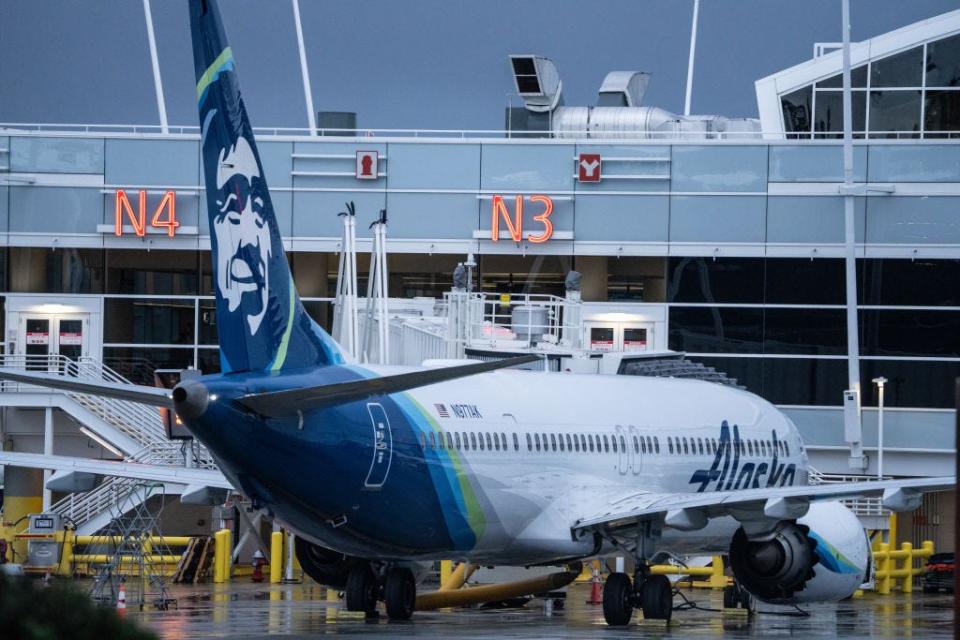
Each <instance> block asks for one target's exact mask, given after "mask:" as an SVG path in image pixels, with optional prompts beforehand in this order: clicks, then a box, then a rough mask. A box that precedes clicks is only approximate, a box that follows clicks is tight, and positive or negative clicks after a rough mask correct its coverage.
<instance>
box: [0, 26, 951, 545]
mask: <svg viewBox="0 0 960 640" xmlns="http://www.w3.org/2000/svg"><path fill="white" fill-rule="evenodd" d="M821 49H822V50H821V51H819V52H818V53H820V55H818V56H817V57H815V58H813V59H811V60H808V61H806V62H804V63H802V64H799V65H797V66H795V67H792V68H790V69H786V70H784V71H781V72H779V73H776V74H773V75H771V76H769V77H766V78H763V79H760V80H758V81H757V82H756V93H757V105H758V112H759V118H758V119H756V120H752V119H727V118H723V117H720V116H686V117H684V116H676V115H673V114H670V113H668V112H666V111H664V110H662V109H658V108H656V107H652V106H647V105H644V104H643V103H642V99H643V92H644V89H645V87H646V83H647V82H649V80H650V78H649V77H647V76H646V75H645V74H642V73H633V72H614V73H611V74H610V75H608V76H607V81H605V82H604V84H603V86H602V87H601V90H600V92H599V97H598V102H597V105H596V106H592V107H576V106H565V105H563V101H562V96H561V95H560V90H559V87H560V83H559V74H560V71H561V70H557V69H556V68H555V67H554V66H553V65H552V63H550V61H549V60H547V59H545V58H541V57H538V56H533V55H531V56H512V57H511V65H512V66H511V69H512V71H513V73H514V82H515V83H516V86H515V87H514V88H515V89H516V90H517V92H518V93H519V94H520V95H521V96H522V97H523V98H524V105H523V106H520V107H516V106H515V107H514V108H511V109H509V110H508V111H507V114H506V124H507V127H506V129H507V131H505V132H504V134H503V135H500V136H493V135H490V136H486V137H475V136H473V135H471V134H467V133H465V134H464V135H450V134H448V133H431V132H429V131H424V132H418V133H417V135H416V136H409V137H396V136H390V135H380V134H379V133H378V132H377V131H376V130H371V131H367V130H364V131H353V132H346V134H345V132H343V131H328V130H321V131H314V132H309V131H303V132H300V133H297V134H289V133H285V134H283V135H280V134H277V133H276V132H271V131H267V130H263V131H257V136H258V142H259V146H260V151H261V155H262V160H263V163H264V170H265V173H266V175H267V178H268V180H269V182H270V186H271V191H272V195H273V198H274V206H275V209H276V213H277V215H278V218H279V220H280V224H281V232H282V234H283V235H284V237H285V238H286V240H287V243H288V251H290V256H291V260H292V269H293V273H294V277H295V279H296V284H297V287H298V289H299V291H300V293H301V295H302V296H303V297H304V298H305V301H306V304H307V307H308V309H309V310H310V312H311V313H312V314H314V315H315V317H316V318H317V319H319V320H320V321H321V322H323V323H324V324H326V325H327V326H328V327H329V326H330V324H331V322H332V318H333V313H332V308H331V307H332V300H333V297H334V295H335V292H336V285H337V269H338V254H339V251H340V250H341V248H342V247H341V228H342V223H341V218H340V217H338V213H340V212H342V211H343V210H344V208H345V203H346V202H348V201H352V202H354V203H355V205H356V211H357V233H358V243H359V249H360V251H361V254H363V252H364V251H366V252H369V251H370V246H371V232H370V231H369V230H368V229H367V225H368V223H371V222H373V221H374V220H375V219H376V218H377V217H378V215H379V213H380V211H381V210H384V209H385V210H386V211H387V216H388V225H389V226H388V239H387V246H388V251H389V260H390V279H389V295H390V297H392V298H414V297H429V298H442V296H443V294H444V292H446V291H449V290H450V287H451V283H452V279H453V273H454V270H455V268H456V267H457V265H458V264H459V263H462V262H464V261H465V260H466V259H467V256H468V255H470V254H472V256H474V258H475V261H476V268H475V269H474V270H473V278H474V281H473V287H474V288H475V290H479V291H483V292H490V293H498V294H500V293H503V294H514V295H516V294H523V293H536V294H552V295H557V296H563V295H564V281H565V278H566V275H567V273H568V272H569V271H571V270H576V271H578V272H580V273H581V274H582V275H583V283H582V297H583V300H584V302H585V305H584V309H585V312H584V313H585V315H584V323H583V331H584V335H583V340H584V341H585V343H589V344H591V345H593V346H595V347H596V348H598V349H600V348H619V349H628V350H630V349H633V350H643V349H649V350H653V351H663V350H668V349H669V350H673V351H679V352H684V353H685V354H686V357H687V358H689V359H690V360H694V361H697V362H702V363H704V364H706V365H709V366H712V367H714V368H716V369H717V370H719V371H722V372H724V373H726V374H727V375H728V376H730V377H731V378H734V379H736V381H737V383H738V384H740V385H743V386H745V387H746V388H748V389H749V390H751V391H753V392H755V393H757V394H759V395H761V396H763V397H764V398H767V399H768V400H770V401H771V402H773V403H774V404H776V405H778V406H779V407H780V408H781V409H782V410H783V411H784V412H785V413H786V414H787V415H788V416H789V417H790V418H791V419H792V420H793V421H794V422H795V423H796V424H797V426H798V427H799V429H800V431H801V432H802V434H803V436H804V438H805V440H806V443H807V445H808V449H809V452H810V456H811V462H812V464H813V465H814V466H815V467H816V468H817V469H819V470H820V471H822V472H826V473H837V474H843V473H849V470H848V467H847V457H848V448H847V444H846V443H845V441H844V428H843V407H842V405H843V391H844V389H846V388H847V384H848V382H847V357H848V346H847V331H846V305H845V295H846V294H845V292H846V286H845V265H844V258H843V257H844V199H843V196H841V195H840V186H841V184H842V182H843V179H844V176H843V164H842V145H841V141H840V140H839V138H840V137H841V132H842V128H843V122H842V119H843V115H842V108H841V104H842V92H841V77H840V73H841V54H840V51H838V50H833V51H829V50H828V49H829V47H823V48H821ZM851 53H852V67H853V69H852V82H853V84H852V87H853V122H852V127H853V130H854V132H855V138H856V140H855V147H854V163H855V165H854V166H855V176H854V180H855V182H856V183H857V184H858V185H860V186H862V187H863V189H862V190H861V191H860V194H861V195H858V196H857V197H856V242H855V247H856V255H857V260H856V264H857V266H856V282H857V290H858V312H859V342H860V354H861V355H860V358H859V366H860V377H861V380H862V381H863V384H862V405H863V413H862V415H863V424H864V444H865V448H866V453H867V455H868V456H869V457H870V467H869V468H868V469H866V470H865V473H868V474H875V473H876V472H877V469H876V458H877V456H876V455H875V454H876V447H877V436H878V429H877V422H878V411H877V402H878V397H877V388H876V386H875V385H874V384H872V383H871V380H873V379H874V378H878V377H881V376H882V377H885V378H886V379H887V380H888V382H887V383H886V387H885V410H886V414H885V434H884V438H885V440H884V447H885V456H886V458H885V467H884V473H885V474H886V475H894V476H911V475H948V474H952V473H953V471H952V469H953V464H954V457H955V449H956V443H955V440H954V422H953V421H954V413H953V407H954V395H953V394H954V391H953V390H954V380H955V378H957V377H958V376H960V143H958V142H957V141H956V140H955V138H957V137H960V11H954V12H951V13H948V14H944V15H941V16H937V17H935V18H932V19H929V20H926V21H923V22H919V23H916V24H912V25H909V26H906V27H904V28H901V29H899V30H897V31H894V32H891V33H888V34H884V35H881V36H878V37H875V38H872V39H870V40H867V41H864V42H859V43H855V44H854V45H852V48H851ZM504 89H505V90H506V89H510V87H504ZM252 116H253V120H254V122H256V114H252ZM145 131H146V132H145ZM318 134H319V135H318ZM202 185H203V178H202V175H201V161H200V148H199V136H198V134H197V131H196V128H185V129H183V130H179V129H177V130H176V131H175V132H172V133H159V132H156V131H155V128H150V127H147V128H145V129H142V130H141V129H138V130H132V129H129V128H128V129H124V128H122V127H67V126H61V125H0V291H2V292H3V293H2V294H0V295H2V304H3V312H2V314H0V322H2V335H3V356H2V358H3V361H4V363H5V364H9V365H13V366H31V367H48V366H51V365H50V364H49V363H56V364H55V366H56V367H58V368H60V369H61V370H68V369H69V368H70V367H71V366H73V365H71V364H69V362H71V361H72V362H76V361H79V362H83V363H86V365H84V366H89V367H101V366H102V369H98V370H101V371H103V372H105V375H111V376H112V375H114V372H115V374H116V375H118V376H123V377H124V378H127V379H129V380H132V381H134V382H138V383H144V384H153V383H154V379H155V372H156V370H158V369H161V370H162V369H183V368H189V367H194V368H198V369H200V370H201V371H203V372H204V373H211V372H215V371H217V370H218V366H219V356H218V351H217V348H216V331H217V327H216V324H215V321H214V302H213V286H214V283H213V282H212V278H211V265H210V252H209V246H210V239H209V234H210V230H209V228H208V223H207V220H206V215H205V212H204V211H203V202H204V193H203V186H202ZM360 264H361V267H360V271H361V290H363V289H364V287H363V280H364V273H365V270H366V266H365V265H366V264H368V261H367V260H366V259H365V256H364V255H361V257H360ZM38 358H39V360H38ZM43 358H47V360H46V363H44V361H43ZM38 363H39V364H38ZM67 395H68V394H61V393H59V392H44V393H34V394H29V393H21V394H0V400H2V401H3V404H4V407H3V409H2V413H0V417H2V436H3V447H4V450H6V451H18V452H27V453H30V452H32V453H40V452H46V453H51V452H52V453H56V454H63V455H72V456H83V457H102V458H118V457H123V458H129V457H131V456H137V455H141V456H142V455H143V453H142V452H143V451H144V450H145V449H149V447H150V446H152V444H151V443H152V440H150V439H149V438H146V439H144V437H140V436H136V435H135V434H136V433H137V428H136V424H126V423H125V422H124V421H133V422H134V423H135V422H136V420H138V419H141V418H142V416H138V415H134V414H130V415H127V414H120V413H116V412H111V409H110V408H109V407H99V408H98V407H90V406H87V405H86V404H85V402H86V401H83V400H82V399H77V398H70V397H66V396H67ZM630 401H632V399H629V398H625V399H624V402H630ZM638 412H642V407H638ZM45 428H46V431H47V437H46V438H45V437H44V431H45ZM151 437H152V436H151ZM38 473H39V472H34V471H32V470H25V469H21V468H14V467H8V468H7V469H6V474H5V478H6V487H5V489H6V505H7V513H8V514H9V513H10V512H11V510H12V509H13V508H14V504H17V506H16V509H18V510H22V511H23V512H24V513H26V512H30V511H39V510H40V509H41V508H47V507H48V506H49V504H41V503H40V500H41V497H40V496H41V495H42V487H41V478H40V476H39V475H38ZM949 497H950V496H949V494H945V495H944V496H941V497H940V498H939V499H938V498H936V497H935V498H931V500H939V502H938V503H937V504H930V505H928V507H927V509H928V511H929V513H928V511H921V512H919V513H920V515H919V516H918V517H917V518H915V520H914V525H915V526H916V527H917V528H925V529H924V530H923V532H922V533H921V534H918V538H919V537H925V538H929V539H933V540H936V541H937V543H938V546H947V542H946V541H947V540H948V539H949V536H951V535H952V530H950V529H949V525H948V524H947V523H948V522H950V521H951V520H952V518H951V517H949V516H948V515H947V514H948V512H949V510H950V509H952V500H950V499H949ZM45 499H46V501H47V503H50V502H53V503H56V504H57V505H59V506H58V507H57V508H59V509H64V510H65V509H67V508H68V505H67V502H69V501H70V500H71V498H70V496H69V495H67V494H61V493H55V494H53V495H52V496H49V495H48V496H47V497H46V498H45ZM58 501H59V502H58ZM65 501H67V502H65ZM95 507H96V505H92V506H89V507H88V508H89V509H90V512H89V513H87V514H86V517H89V518H94V517H95V516H96V513H95ZM931 514H935V515H937V516H939V515H943V517H942V518H939V519H938V518H935V517H934V515H931ZM74 516H75V519H79V516H77V515H76V513H74ZM928 516H929V517H928ZM935 521H937V522H942V523H943V524H942V525H937V526H935V525H934V524H933V523H934V522H935ZM938 527H940V528H942V531H941V530H940V529H938Z"/></svg>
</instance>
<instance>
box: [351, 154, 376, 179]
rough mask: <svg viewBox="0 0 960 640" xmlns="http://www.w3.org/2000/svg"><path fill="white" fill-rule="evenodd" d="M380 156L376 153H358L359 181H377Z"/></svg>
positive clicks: (357, 174)
mask: <svg viewBox="0 0 960 640" xmlns="http://www.w3.org/2000/svg"><path fill="white" fill-rule="evenodd" d="M378 156H379V154H378V153H377V152H376V151H357V173H356V176H357V180H376V179H377V163H378V161H379V157H378Z"/></svg>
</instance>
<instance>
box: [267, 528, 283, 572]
mask: <svg viewBox="0 0 960 640" xmlns="http://www.w3.org/2000/svg"><path fill="white" fill-rule="evenodd" d="M283 538H284V536H283V531H274V532H273V533H272V534H270V583H271V584H280V583H281V582H283Z"/></svg>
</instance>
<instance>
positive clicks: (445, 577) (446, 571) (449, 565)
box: [440, 560, 453, 584]
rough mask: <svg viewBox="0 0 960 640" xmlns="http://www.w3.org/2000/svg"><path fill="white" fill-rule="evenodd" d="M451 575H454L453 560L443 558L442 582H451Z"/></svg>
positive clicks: (441, 563)
mask: <svg viewBox="0 0 960 640" xmlns="http://www.w3.org/2000/svg"><path fill="white" fill-rule="evenodd" d="M451 575H453V560H441V561H440V584H445V583H447V582H449V581H450V576H451Z"/></svg>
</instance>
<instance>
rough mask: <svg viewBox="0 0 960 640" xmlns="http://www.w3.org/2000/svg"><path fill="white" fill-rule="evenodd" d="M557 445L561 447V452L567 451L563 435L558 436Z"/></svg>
mask: <svg viewBox="0 0 960 640" xmlns="http://www.w3.org/2000/svg"><path fill="white" fill-rule="evenodd" d="M557 444H558V445H560V451H566V447H564V445H563V434H562V433H561V434H559V435H558V436H557Z"/></svg>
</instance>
